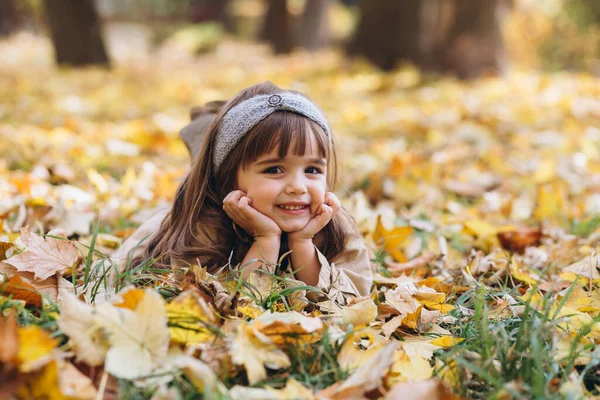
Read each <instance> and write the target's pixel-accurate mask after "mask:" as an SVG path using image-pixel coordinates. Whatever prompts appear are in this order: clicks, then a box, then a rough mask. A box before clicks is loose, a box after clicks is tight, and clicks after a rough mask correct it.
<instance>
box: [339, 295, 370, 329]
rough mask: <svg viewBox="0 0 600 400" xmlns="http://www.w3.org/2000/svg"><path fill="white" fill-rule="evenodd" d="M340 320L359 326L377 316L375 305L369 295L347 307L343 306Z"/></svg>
mask: <svg viewBox="0 0 600 400" xmlns="http://www.w3.org/2000/svg"><path fill="white" fill-rule="evenodd" d="M341 314H342V320H343V321H344V322H345V323H347V324H352V325H354V326H359V325H363V324H369V323H371V322H373V321H375V318H377V305H375V302H374V301H373V299H371V298H370V297H368V298H366V299H365V300H363V301H360V302H358V303H355V304H352V305H351V306H348V307H343V308H342V311H341Z"/></svg>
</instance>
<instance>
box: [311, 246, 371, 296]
mask: <svg viewBox="0 0 600 400" xmlns="http://www.w3.org/2000/svg"><path fill="white" fill-rule="evenodd" d="M315 249H316V250H317V255H318V257H319V262H320V263H321V270H320V272H319V282H318V284H317V286H316V288H317V289H319V290H321V291H322V292H323V294H324V295H326V297H328V298H329V299H331V300H334V301H336V302H338V303H339V304H342V305H344V304H346V303H347V302H348V300H349V299H351V298H353V297H360V296H367V295H368V294H369V293H370V291H371V285H372V283H373V270H372V266H371V260H370V257H369V252H368V250H367V248H366V246H365V244H364V243H363V241H362V238H355V239H353V240H352V241H351V242H350V243H349V245H348V247H347V248H346V251H345V252H344V253H343V254H342V255H341V256H340V257H338V258H337V259H336V260H335V261H337V263H334V262H331V263H330V262H329V261H328V260H327V258H325V256H324V255H323V254H322V253H321V252H320V251H319V250H318V249H317V247H316V246H315ZM306 297H307V298H308V299H309V300H311V301H320V300H324V299H325V296H323V295H319V294H318V293H315V292H308V293H307V295H306Z"/></svg>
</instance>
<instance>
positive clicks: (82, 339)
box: [58, 293, 109, 366]
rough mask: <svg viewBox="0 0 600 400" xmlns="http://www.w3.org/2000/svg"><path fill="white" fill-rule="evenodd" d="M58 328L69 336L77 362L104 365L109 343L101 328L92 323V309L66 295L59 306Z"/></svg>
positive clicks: (73, 297) (75, 297)
mask: <svg viewBox="0 0 600 400" xmlns="http://www.w3.org/2000/svg"><path fill="white" fill-rule="evenodd" d="M58 326H59V327H60V329H61V330H62V331H63V332H64V333H65V334H66V335H67V336H69V343H70V344H71V348H72V350H73V351H74V352H75V356H76V358H77V360H81V361H84V362H85V363H87V364H88V365H91V366H97V365H102V364H103V363H104V359H105V357H106V352H107V351H108V348H109V343H108V338H107V337H106V335H105V334H104V333H103V332H102V330H101V326H97V325H96V324H95V323H94V307H92V306H91V305H89V304H86V303H84V302H82V301H80V300H79V299H78V298H77V296H75V295H74V294H72V293H66V294H65V295H64V297H63V299H62V302H61V305H60V318H59V319H58Z"/></svg>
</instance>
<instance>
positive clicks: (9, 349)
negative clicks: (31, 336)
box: [0, 314, 20, 374]
mask: <svg viewBox="0 0 600 400" xmlns="http://www.w3.org/2000/svg"><path fill="white" fill-rule="evenodd" d="M19 347H20V346H19V333H18V330H17V318H16V316H15V314H9V315H8V316H7V317H3V316H2V315H0V364H2V365H0V372H1V373H3V374H4V373H8V371H10V370H11V369H13V368H14V367H15V366H16V364H17V361H18V355H19Z"/></svg>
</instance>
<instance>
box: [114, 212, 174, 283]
mask: <svg viewBox="0 0 600 400" xmlns="http://www.w3.org/2000/svg"><path fill="white" fill-rule="evenodd" d="M170 210H171V206H170V205H163V206H158V207H156V208H155V209H154V210H153V213H152V214H151V216H150V217H149V218H148V219H147V220H146V221H145V222H144V223H143V224H142V225H140V226H139V227H138V228H137V230H136V231H135V232H134V233H133V234H132V235H131V236H129V237H128V238H127V239H126V240H125V241H124V242H123V243H122V244H121V246H120V247H119V248H118V249H117V250H116V251H115V252H114V253H113V254H112V255H111V257H110V258H111V259H112V260H113V261H114V262H115V263H116V265H117V266H118V267H119V271H121V272H123V271H124V270H125V269H126V268H127V264H128V262H129V260H130V259H133V258H134V257H136V256H138V255H139V254H141V253H142V252H143V251H144V250H145V249H146V245H147V243H148V242H149V241H150V236H152V234H153V233H154V232H156V231H157V230H158V228H159V227H160V224H161V222H162V221H163V219H164V218H165V217H166V216H167V214H168V213H169V211H170Z"/></svg>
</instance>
